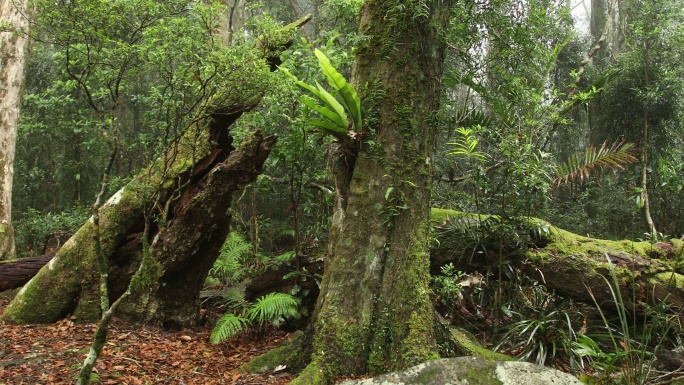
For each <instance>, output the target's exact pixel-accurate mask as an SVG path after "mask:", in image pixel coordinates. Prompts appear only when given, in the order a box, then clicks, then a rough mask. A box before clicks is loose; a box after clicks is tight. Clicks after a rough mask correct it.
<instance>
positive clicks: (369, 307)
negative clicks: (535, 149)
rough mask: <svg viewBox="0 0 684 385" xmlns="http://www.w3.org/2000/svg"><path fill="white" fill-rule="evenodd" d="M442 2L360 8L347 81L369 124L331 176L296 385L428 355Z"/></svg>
mask: <svg viewBox="0 0 684 385" xmlns="http://www.w3.org/2000/svg"><path fill="white" fill-rule="evenodd" d="M450 4H451V2H450V1H439V0H435V1H404V2H397V1H367V2H366V3H365V5H364V6H363V7H362V10H361V21H360V27H359V32H360V34H362V35H364V36H369V37H370V39H369V40H368V41H367V42H365V43H363V44H362V45H360V46H359V47H358V50H357V53H356V60H355V64H354V67H353V73H352V82H353V83H354V84H356V85H357V88H359V89H360V87H359V85H369V88H370V89H369V90H368V91H367V92H366V97H365V100H364V103H365V106H366V110H367V111H368V112H369V116H373V115H375V116H377V120H375V121H374V120H373V119H372V118H371V119H367V120H366V126H367V128H368V130H369V132H370V134H369V139H368V141H367V142H366V143H365V144H364V145H363V148H362V149H361V151H360V152H359V153H358V157H357V158H356V161H355V163H354V162H351V161H349V162H347V163H344V164H346V166H347V167H348V169H347V170H346V174H347V175H345V170H340V171H339V173H338V175H337V176H338V178H340V180H341V182H338V191H337V194H339V195H338V197H337V207H336V211H335V213H334V216H333V221H332V225H331V230H330V241H329V243H328V253H327V254H328V255H327V258H326V261H325V276H324V278H323V282H322V288H321V294H320V296H319V297H318V303H317V305H316V311H315V312H314V320H313V321H312V328H311V330H310V332H312V333H313V342H312V347H313V354H312V355H311V363H310V364H309V366H307V368H306V369H304V371H303V372H302V373H301V375H300V377H299V378H298V379H297V380H295V381H294V382H293V384H316V383H326V382H328V381H330V379H331V378H333V377H334V376H336V375H339V374H360V373H366V372H368V371H370V372H374V373H379V372H386V371H389V370H393V369H400V368H405V367H408V366H411V365H413V364H416V363H418V362H421V361H424V360H426V359H430V358H435V357H437V346H436V345H437V341H436V336H435V331H434V325H433V321H434V319H433V309H432V304H431V303H430V300H429V297H428V271H429V253H428V234H429V230H430V223H429V209H430V206H429V191H430V174H431V159H432V155H433V152H434V138H435V132H436V131H435V129H436V125H435V123H436V121H435V118H434V114H435V113H436V112H437V110H438V107H439V106H438V103H439V89H440V79H441V75H442V65H443V59H444V48H445V42H444V39H443V36H444V31H445V30H446V26H447V23H448V19H449V13H450V12H449V10H450ZM374 87H375V89H373V88H374ZM379 95H382V96H379ZM373 98H377V99H375V100H372V99H373ZM344 164H343V165H344ZM348 175H351V179H350V183H349V184H348V186H345V185H347V180H349V179H348Z"/></svg>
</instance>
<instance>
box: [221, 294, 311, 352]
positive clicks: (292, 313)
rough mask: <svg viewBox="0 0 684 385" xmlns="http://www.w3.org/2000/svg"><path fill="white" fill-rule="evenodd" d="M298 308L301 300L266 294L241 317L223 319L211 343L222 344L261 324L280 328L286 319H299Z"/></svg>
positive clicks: (285, 295)
mask: <svg viewBox="0 0 684 385" xmlns="http://www.w3.org/2000/svg"><path fill="white" fill-rule="evenodd" d="M298 308H299V299H297V298H295V297H293V296H291V295H289V294H284V293H269V294H266V295H264V296H263V297H260V298H259V299H257V301H256V302H255V303H254V304H252V305H251V306H249V308H248V309H247V311H246V312H243V313H242V314H241V315H235V314H233V313H228V314H225V315H224V316H223V317H221V318H220V319H219V320H218V322H217V323H216V326H215V327H214V330H212V332H211V336H210V337H209V341H211V343H212V344H220V343H221V342H224V341H226V340H229V339H231V338H233V337H235V336H236V335H238V334H240V333H241V332H243V331H245V330H247V329H248V328H250V327H253V326H255V325H259V324H272V325H274V326H278V325H280V324H281V323H282V322H283V321H284V320H285V318H299V316H300V313H299V309H298Z"/></svg>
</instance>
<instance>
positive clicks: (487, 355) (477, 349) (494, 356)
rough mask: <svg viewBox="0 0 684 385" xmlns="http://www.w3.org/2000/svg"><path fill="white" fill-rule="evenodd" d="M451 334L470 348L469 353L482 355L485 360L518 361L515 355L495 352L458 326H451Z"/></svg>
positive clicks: (465, 346)
mask: <svg viewBox="0 0 684 385" xmlns="http://www.w3.org/2000/svg"><path fill="white" fill-rule="evenodd" d="M451 336H452V337H454V339H455V340H456V341H458V343H459V344H461V345H462V346H463V347H464V348H466V349H467V350H468V352H469V355H473V356H480V357H482V358H483V359H484V360H485V361H516V358H515V357H511V356H507V355H505V354H501V353H497V352H493V351H491V350H489V349H486V348H484V347H482V345H480V344H479V343H478V342H477V341H475V340H473V339H471V338H469V336H468V334H467V333H466V332H464V331H462V330H459V329H457V328H451Z"/></svg>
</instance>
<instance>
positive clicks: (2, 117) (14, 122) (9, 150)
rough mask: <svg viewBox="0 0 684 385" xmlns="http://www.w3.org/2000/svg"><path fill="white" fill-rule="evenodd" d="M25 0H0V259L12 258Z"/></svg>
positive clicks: (25, 44)
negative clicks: (14, 184)
mask: <svg viewBox="0 0 684 385" xmlns="http://www.w3.org/2000/svg"><path fill="white" fill-rule="evenodd" d="M27 4H28V1H25V0H0V20H2V22H3V23H8V24H7V25H3V26H2V27H3V28H2V29H4V27H8V29H9V31H4V32H0V260H3V259H12V258H14V230H13V227H12V178H13V175H14V169H13V167H14V147H15V143H16V140H17V127H18V124H19V106H20V104H21V89H22V85H23V84H24V69H25V67H26V61H27V60H26V59H27V57H26V56H27V52H28V47H29V39H28V38H27V37H26V34H27V33H28V27H29V20H28V18H27V16H26V14H24V12H26V5H27Z"/></svg>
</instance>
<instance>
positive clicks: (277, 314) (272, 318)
mask: <svg viewBox="0 0 684 385" xmlns="http://www.w3.org/2000/svg"><path fill="white" fill-rule="evenodd" d="M298 307H299V300H298V299H297V298H295V297H293V296H291V295H289V294H285V293H269V294H266V295H264V296H263V297H261V298H259V299H258V300H257V302H256V303H255V304H254V305H253V306H252V307H251V308H250V309H249V311H248V312H247V319H248V320H249V321H250V322H252V323H255V322H256V323H261V322H271V323H277V322H278V321H279V320H280V319H281V318H282V317H296V316H298V315H299V312H298V311H297V308H298Z"/></svg>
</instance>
